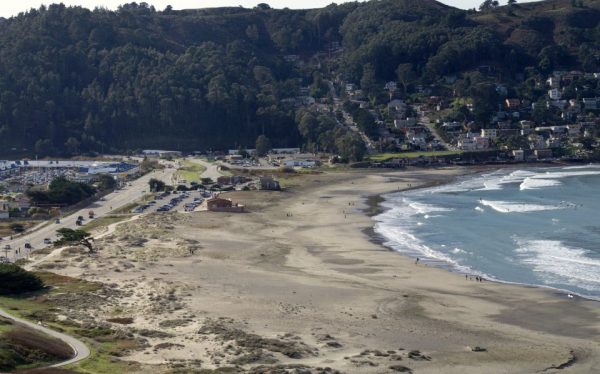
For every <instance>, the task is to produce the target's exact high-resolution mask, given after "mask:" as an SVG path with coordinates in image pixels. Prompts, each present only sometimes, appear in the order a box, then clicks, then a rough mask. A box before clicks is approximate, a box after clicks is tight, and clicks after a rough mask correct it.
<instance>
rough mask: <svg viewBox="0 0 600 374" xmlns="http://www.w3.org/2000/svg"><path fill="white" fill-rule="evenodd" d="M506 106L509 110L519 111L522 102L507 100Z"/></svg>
mask: <svg viewBox="0 0 600 374" xmlns="http://www.w3.org/2000/svg"><path fill="white" fill-rule="evenodd" d="M504 104H505V105H506V107H507V108H508V109H511V110H518V109H519V108H520V107H521V100H519V99H506V100H504Z"/></svg>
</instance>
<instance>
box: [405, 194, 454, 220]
mask: <svg viewBox="0 0 600 374" xmlns="http://www.w3.org/2000/svg"><path fill="white" fill-rule="evenodd" d="M404 202H405V204H407V205H408V206H409V207H411V208H413V209H414V210H415V212H416V213H418V214H423V215H425V217H426V218H427V217H428V213H434V212H451V211H452V209H449V208H444V207H441V206H436V205H430V204H423V203H417V202H414V201H410V200H409V199H406V198H405V199H404Z"/></svg>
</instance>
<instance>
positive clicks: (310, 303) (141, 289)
mask: <svg viewBox="0 0 600 374" xmlns="http://www.w3.org/2000/svg"><path fill="white" fill-rule="evenodd" d="M495 169H497V168H492V170H495ZM486 170H490V168H484V170H482V169H479V168H477V169H473V168H440V169H437V170H425V171H424V170H418V169H414V170H405V171H401V172H397V171H366V170H358V171H356V170H349V171H341V172H336V173H321V174H307V175H297V176H296V177H291V178H289V179H288V180H287V183H288V184H287V186H286V187H287V188H286V190H284V191H281V192H277V191H235V192H229V193H227V197H228V198H231V199H233V200H234V201H239V202H241V203H243V204H245V206H247V207H248V211H247V213H245V214H234V213H213V212H196V213H191V214H171V213H167V214H160V215H146V216H142V217H140V218H139V219H138V220H135V221H131V222H126V223H123V224H122V225H119V226H118V227H116V229H115V230H114V232H111V233H107V234H106V235H105V236H103V237H102V238H99V239H98V241H97V243H96V245H97V247H98V252H97V254H96V255H95V256H94V257H89V256H81V255H80V254H78V253H77V252H76V251H71V250H69V251H64V252H62V253H61V254H60V256H57V257H55V258H54V257H53V258H50V259H48V260H47V261H45V262H43V263H41V264H39V265H38V266H37V268H38V269H41V270H43V269H51V270H50V271H53V272H56V273H58V274H60V275H65V276H70V277H75V278H81V279H83V280H86V281H91V282H99V283H101V284H103V285H105V287H109V288H110V289H111V292H110V293H109V294H107V295H108V296H107V298H102V300H96V299H93V300H92V301H90V302H87V303H84V304H81V305H77V307H76V308H75V307H73V309H69V310H63V311H62V313H64V314H65V315H66V316H67V317H68V318H69V319H70V320H74V321H77V322H78V323H82V324H86V325H89V326H97V325H99V326H104V327H107V326H110V327H111V328H113V329H115V330H118V331H126V332H130V333H131V334H133V336H134V337H136V338H139V339H143V340H144V342H145V343H144V344H143V346H140V347H137V348H135V349H131V351H129V352H123V354H122V356H120V359H119V360H122V361H119V362H126V363H127V362H135V363H139V364H141V365H155V366H153V367H155V368H157V367H158V366H161V367H165V366H166V367H169V365H182V366H180V367H185V368H187V369H190V371H191V369H217V368H220V367H223V366H228V365H238V364H239V365H241V367H243V368H244V370H246V372H253V371H252V370H253V369H254V368H256V367H257V365H271V366H268V367H272V368H273V369H274V368H276V367H278V368H286V367H287V368H292V365H303V367H308V368H313V369H314V368H318V367H321V368H323V367H330V368H332V369H333V370H334V371H335V370H337V371H338V372H340V373H349V374H362V373H374V374H375V373H389V372H394V370H396V369H392V367H396V368H399V369H402V367H406V368H409V369H410V370H414V371H415V372H419V373H439V372H444V373H449V374H455V373H456V374H479V373H481V372H484V371H485V372H486V373H498V374H500V373H515V372H539V371H542V370H545V369H548V368H555V367H557V366H560V365H562V364H563V363H565V362H568V361H569V360H571V359H572V358H573V357H576V358H577V364H576V365H575V366H574V367H575V368H578V369H580V370H582V371H583V370H585V369H586V368H590V367H594V365H598V364H600V338H599V336H600V335H599V333H598V332H600V310H598V308H597V307H596V306H595V305H594V306H592V305H591V304H590V303H589V302H588V301H587V300H579V299H577V300H569V301H568V302H567V300H564V299H560V298H558V297H555V296H553V295H549V294H548V292H546V291H543V290H540V289H538V288H533V287H524V286H515V285H508V284H501V283H494V282H483V283H480V282H477V283H476V282H473V281H471V282H469V281H465V280H464V277H461V276H460V275H458V274H456V273H452V272H450V271H448V270H446V269H441V268H438V267H434V266H425V264H419V266H416V265H415V264H414V261H413V260H411V259H410V258H409V257H407V256H405V255H403V254H401V253H398V252H396V251H393V250H391V249H389V248H388V247H385V246H384V245H382V243H375V242H374V241H373V238H372V237H371V236H370V235H369V230H372V229H373V225H374V223H373V220H372V218H371V217H369V213H376V211H377V209H379V208H380V207H378V205H379V204H378V202H379V201H381V195H383V194H385V193H388V192H391V191H392V192H393V190H395V189H397V188H398V187H402V189H404V187H407V188H408V187H409V185H412V186H413V187H414V188H416V187H418V186H424V185H428V184H429V185H431V184H439V183H440V181H442V180H452V179H454V178H456V177H461V176H463V175H465V174H469V173H475V172H482V171H483V172H485V171H486ZM369 203H370V204H371V205H370V207H369ZM391 252H395V253H391ZM461 278H462V279H461ZM86 297H87V296H86ZM114 316H118V317H119V319H125V320H127V321H128V324H127V325H122V324H119V323H118V322H115V321H113V320H112V319H111V318H110V317H114ZM140 332H144V335H140ZM148 332H151V333H150V334H148ZM282 347H284V348H282ZM476 347H479V348H483V350H481V349H475V348H476ZM390 352H393V353H390ZM91 360H94V357H92V358H91ZM200 361H201V362H200ZM315 370H316V369H315ZM315 370H313V372H320V371H318V370H317V371H315ZM402 370H404V369H402ZM130 372H133V371H131V370H130Z"/></svg>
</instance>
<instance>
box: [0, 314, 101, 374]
mask: <svg viewBox="0 0 600 374" xmlns="http://www.w3.org/2000/svg"><path fill="white" fill-rule="evenodd" d="M0 316H2V317H4V318H7V319H9V320H11V321H14V322H15V323H17V324H19V325H23V326H25V327H27V328H30V329H32V330H35V331H38V332H41V333H44V334H46V335H49V336H51V337H53V338H56V339H58V340H61V341H63V342H65V343H66V344H68V345H69V346H70V347H71V349H73V352H74V356H73V357H72V358H70V359H68V360H67V361H63V362H59V363H58V364H54V365H51V366H50V367H59V366H65V365H69V364H73V363H76V362H79V361H81V360H84V359H86V358H88V357H89V355H90V349H89V348H88V347H87V346H86V345H85V344H84V343H83V342H81V341H79V340H77V339H75V338H74V337H72V336H69V335H66V334H63V333H61V332H58V331H54V330H51V329H49V328H47V327H44V326H41V325H38V324H35V323H33V322H29V321H26V320H24V319H21V318H18V317H14V316H12V315H10V314H8V313H6V312H5V311H4V310H2V309H0Z"/></svg>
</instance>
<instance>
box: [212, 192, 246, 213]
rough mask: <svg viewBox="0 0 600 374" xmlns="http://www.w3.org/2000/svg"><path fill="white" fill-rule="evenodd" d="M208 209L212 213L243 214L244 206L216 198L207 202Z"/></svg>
mask: <svg viewBox="0 0 600 374" xmlns="http://www.w3.org/2000/svg"><path fill="white" fill-rule="evenodd" d="M206 209H208V210H209V211H211V212H229V213H242V212H243V211H244V206H243V205H240V204H237V203H236V204H234V203H233V201H232V200H231V199H224V198H222V197H218V196H216V197H212V198H210V199H207V200H206Z"/></svg>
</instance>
